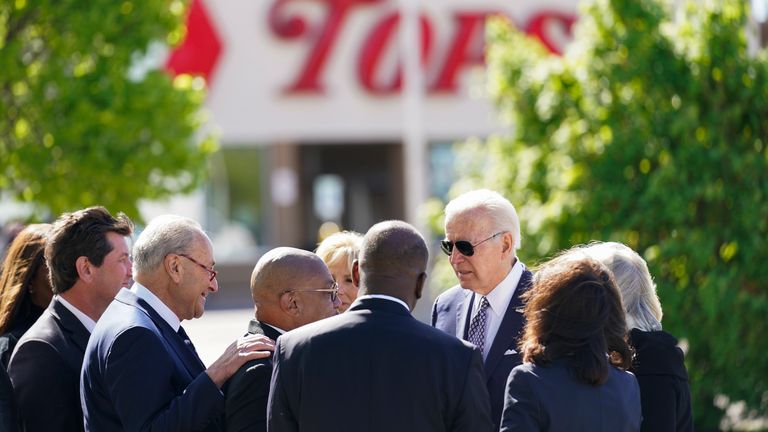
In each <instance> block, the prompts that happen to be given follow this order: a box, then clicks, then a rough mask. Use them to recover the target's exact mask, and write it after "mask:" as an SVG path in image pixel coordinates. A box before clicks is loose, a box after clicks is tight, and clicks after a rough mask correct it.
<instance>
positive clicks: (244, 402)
mask: <svg viewBox="0 0 768 432" xmlns="http://www.w3.org/2000/svg"><path fill="white" fill-rule="evenodd" d="M248 334H249V335H253V334H262V335H265V336H266V337H268V338H270V339H272V340H277V338H278V336H280V333H278V332H277V330H275V329H273V328H272V327H270V326H268V325H262V324H261V323H260V322H258V321H256V320H255V319H254V320H251V322H250V324H249V325H248ZM271 378H272V356H269V357H265V358H260V359H256V360H251V361H249V362H247V363H246V364H244V365H243V366H241V367H240V369H238V370H237V372H236V373H235V375H233V376H232V378H230V379H229V381H227V384H226V394H227V396H226V397H227V399H226V402H225V409H224V410H225V419H226V430H227V431H228V432H235V431H243V432H245V431H251V432H263V431H266V430H267V399H268V398H269V381H270V379H271Z"/></svg>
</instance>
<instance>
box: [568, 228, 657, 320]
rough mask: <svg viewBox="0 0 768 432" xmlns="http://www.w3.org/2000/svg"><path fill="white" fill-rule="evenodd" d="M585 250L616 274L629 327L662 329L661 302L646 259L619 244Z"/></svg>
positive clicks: (613, 243)
mask: <svg viewBox="0 0 768 432" xmlns="http://www.w3.org/2000/svg"><path fill="white" fill-rule="evenodd" d="M583 251H584V253H586V254H587V255H589V256H590V257H592V258H594V259H596V260H598V261H600V262H602V263H603V264H604V265H605V266H606V267H608V270H610V271H611V273H613V278H614V279H615V280H616V286H617V288H618V289H619V292H620V293H621V300H622V303H623V305H624V311H625V313H626V320H627V327H628V328H629V329H633V328H637V329H640V330H643V331H658V330H661V317H662V310H661V302H660V301H659V297H658V295H657V294H656V284H654V283H653V278H652V277H651V273H650V272H649V271H648V265H647V264H646V262H645V260H644V259H643V258H642V257H641V256H640V255H638V253H637V252H635V251H633V250H632V249H630V248H629V247H627V246H625V245H623V244H621V243H616V242H605V243H603V242H595V243H590V244H589V245H587V246H585V247H584V248H583Z"/></svg>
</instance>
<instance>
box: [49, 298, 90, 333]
mask: <svg viewBox="0 0 768 432" xmlns="http://www.w3.org/2000/svg"><path fill="white" fill-rule="evenodd" d="M56 297H58V298H59V301H60V302H61V304H63V305H64V307H65V308H67V309H69V311H70V312H72V314H73V315H74V316H75V318H77V319H78V321H80V322H81V323H83V326H84V327H85V329H86V330H88V333H93V328H94V327H96V321H94V320H92V319H91V317H89V316H88V315H86V314H84V313H82V312H81V311H80V309H78V308H76V307H75V306H74V305H73V304H72V303H70V302H68V301H67V300H66V299H65V298H64V297H62V296H60V295H57V296H56Z"/></svg>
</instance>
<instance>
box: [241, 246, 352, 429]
mask: <svg viewBox="0 0 768 432" xmlns="http://www.w3.org/2000/svg"><path fill="white" fill-rule="evenodd" d="M338 292H339V289H338V286H337V285H336V283H334V281H333V277H332V276H331V273H330V272H329V271H328V268H327V267H326V266H325V263H324V262H323V260H322V259H320V258H319V257H318V256H317V255H315V254H313V253H311V252H307V251H304V250H301V249H294V248H290V247H280V248H276V249H272V250H271V251H269V252H267V253H266V254H264V256H262V257H261V259H259V261H258V262H257V263H256V267H254V269H253V273H252V274H251V296H252V297H253V303H254V309H255V311H256V314H255V319H252V320H251V322H250V324H249V326H248V333H249V334H263V335H266V336H267V337H269V338H270V339H272V340H276V339H277V338H278V336H280V335H281V334H283V333H285V332H287V331H290V330H293V329H295V328H298V327H301V326H303V325H304V324H309V323H311V322H315V321H317V320H320V319H323V318H328V317H329V316H332V315H336V313H337V312H336V311H337V309H338V308H339V307H340V306H341V300H339V296H338ZM271 376H272V359H271V358H264V359H258V360H253V361H251V362H248V363H246V364H245V365H243V366H242V367H241V368H240V369H239V370H238V371H237V373H235V375H234V376H233V377H232V379H231V380H230V382H229V384H228V389H227V400H226V425H227V428H226V430H227V431H266V430H267V397H268V395H269V381H270V378H271Z"/></svg>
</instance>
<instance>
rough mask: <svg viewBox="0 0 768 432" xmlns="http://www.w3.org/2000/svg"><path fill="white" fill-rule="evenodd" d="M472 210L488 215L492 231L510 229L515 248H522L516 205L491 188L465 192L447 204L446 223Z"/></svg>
mask: <svg viewBox="0 0 768 432" xmlns="http://www.w3.org/2000/svg"><path fill="white" fill-rule="evenodd" d="M470 210H481V211H483V212H485V214H487V215H488V217H489V218H490V220H491V226H492V228H493V231H494V232H492V233H488V235H491V234H496V233H497V232H501V231H508V232H509V233H511V234H512V241H513V242H514V244H515V249H520V242H521V240H522V239H521V238H520V219H519V218H518V217H517V211H516V210H515V206H513V205H512V203H511V202H509V200H508V199H506V198H504V197H503V196H502V195H501V194H499V193H498V192H494V191H492V190H489V189H477V190H473V191H469V192H465V193H463V194H461V195H459V196H457V197H456V198H454V199H452V200H451V201H450V202H449V203H448V205H446V206H445V223H446V224H447V223H448V221H450V220H451V219H453V218H454V217H455V216H457V215H459V214H461V213H464V212H466V211H470Z"/></svg>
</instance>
